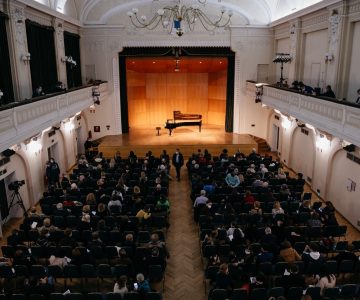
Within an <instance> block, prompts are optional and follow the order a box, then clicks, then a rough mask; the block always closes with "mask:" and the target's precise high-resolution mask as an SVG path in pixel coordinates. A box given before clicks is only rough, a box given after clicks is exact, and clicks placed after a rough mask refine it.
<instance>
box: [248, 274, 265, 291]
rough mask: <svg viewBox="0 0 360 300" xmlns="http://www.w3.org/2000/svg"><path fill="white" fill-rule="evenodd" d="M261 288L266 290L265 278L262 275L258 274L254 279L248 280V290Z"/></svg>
mask: <svg viewBox="0 0 360 300" xmlns="http://www.w3.org/2000/svg"><path fill="white" fill-rule="evenodd" d="M261 288H265V289H266V288H267V284H266V278H265V275H264V274H263V273H258V274H257V276H256V277H251V278H250V289H251V290H254V289H261Z"/></svg>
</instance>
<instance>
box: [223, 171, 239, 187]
mask: <svg viewBox="0 0 360 300" xmlns="http://www.w3.org/2000/svg"><path fill="white" fill-rule="evenodd" d="M225 182H226V184H227V185H228V186H229V187H231V188H236V187H237V186H238V185H239V184H240V180H239V177H238V176H236V175H235V172H234V171H231V172H230V173H228V174H227V175H226V177H225Z"/></svg>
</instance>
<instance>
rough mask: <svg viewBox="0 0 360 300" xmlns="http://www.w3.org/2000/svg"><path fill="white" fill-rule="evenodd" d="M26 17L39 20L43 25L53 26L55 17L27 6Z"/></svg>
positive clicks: (35, 20)
mask: <svg viewBox="0 0 360 300" xmlns="http://www.w3.org/2000/svg"><path fill="white" fill-rule="evenodd" d="M25 17H26V19H29V20H31V21H34V22H37V23H39V24H41V25H45V26H52V20H53V17H52V16H49V15H46V14H44V13H41V12H39V11H36V10H33V9H29V8H26V9H25Z"/></svg>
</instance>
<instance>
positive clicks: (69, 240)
mask: <svg viewBox="0 0 360 300" xmlns="http://www.w3.org/2000/svg"><path fill="white" fill-rule="evenodd" d="M59 245H60V246H70V247H71V248H75V247H77V246H78V243H77V241H75V239H74V238H73V237H72V230H71V228H66V229H65V230H64V237H63V238H62V239H61V240H60V242H59Z"/></svg>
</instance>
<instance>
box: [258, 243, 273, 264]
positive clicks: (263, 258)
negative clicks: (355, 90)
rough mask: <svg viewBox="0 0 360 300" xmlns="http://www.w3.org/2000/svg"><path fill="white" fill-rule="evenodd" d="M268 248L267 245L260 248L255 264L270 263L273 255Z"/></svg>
mask: <svg viewBox="0 0 360 300" xmlns="http://www.w3.org/2000/svg"><path fill="white" fill-rule="evenodd" d="M269 248H270V247H269V246H268V245H266V244H265V245H263V246H262V247H261V252H260V253H259V254H258V255H257V258H256V262H257V263H259V264H260V263H266V262H270V263H271V262H272V261H273V259H274V254H272V253H271V252H270V251H269V250H270V249H269Z"/></svg>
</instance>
